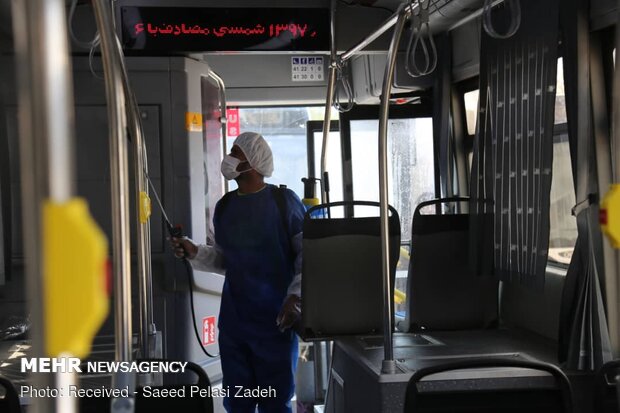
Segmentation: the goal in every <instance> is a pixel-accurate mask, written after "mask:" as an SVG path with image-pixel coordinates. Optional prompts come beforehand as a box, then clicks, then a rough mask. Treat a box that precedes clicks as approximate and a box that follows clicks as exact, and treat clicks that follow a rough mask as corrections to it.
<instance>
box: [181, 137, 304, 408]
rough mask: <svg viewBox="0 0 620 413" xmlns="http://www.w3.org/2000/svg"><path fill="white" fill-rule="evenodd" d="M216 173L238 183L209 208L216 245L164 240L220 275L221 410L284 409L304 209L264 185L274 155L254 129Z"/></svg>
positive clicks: (293, 348) (291, 367)
mask: <svg viewBox="0 0 620 413" xmlns="http://www.w3.org/2000/svg"><path fill="white" fill-rule="evenodd" d="M221 171H222V174H223V175H224V177H225V178H226V179H229V180H230V179H234V180H236V181H237V184H238V186H239V188H238V189H237V190H236V191H232V192H229V193H228V194H226V195H224V197H222V199H220V201H219V202H218V203H217V205H216V206H215V211H214V214H213V226H214V232H215V245H214V246H206V245H196V244H194V243H193V242H192V241H191V240H189V239H187V238H183V239H176V238H173V239H172V240H171V243H172V246H173V249H174V250H175V254H176V255H177V256H178V257H182V256H186V257H187V258H188V259H189V261H190V262H191V264H192V266H193V267H194V268H195V269H197V270H201V271H210V272H218V273H221V274H225V276H226V278H225V281H224V289H223V291H222V303H221V307H220V320H219V325H218V326H219V345H220V356H221V361H222V371H223V374H224V382H223V388H224V389H228V397H226V398H225V400H224V407H225V408H226V410H227V411H228V412H235V413H245V412H248V413H250V412H251V413H254V412H255V410H256V406H258V411H259V412H270V413H276V412H291V411H292V409H291V398H292V397H293V394H294V391H295V382H294V378H295V368H296V366H297V336H296V335H295V333H294V331H293V330H292V329H291V327H292V326H293V324H294V323H295V322H296V321H297V320H298V319H299V316H300V295H301V241H302V236H301V230H302V222H303V217H304V207H303V204H302V203H301V201H300V200H299V198H298V197H297V195H295V193H294V192H292V191H290V190H288V189H281V188H277V187H275V186H274V185H270V184H266V183H265V182H264V178H265V177H269V176H271V174H272V172H273V156H272V153H271V148H270V147H269V145H268V144H267V142H266V141H265V139H264V138H263V137H262V136H261V135H259V134H257V133H253V132H245V133H242V134H241V135H239V136H238V137H237V139H236V140H235V142H234V143H233V147H232V150H231V152H230V154H229V155H226V157H225V158H224V160H223V161H222V166H221ZM252 390H254V392H253V393H252V392H251V391H252ZM259 391H260V392H262V393H258V392H259ZM257 394H259V397H254V396H256V395H257ZM261 395H263V396H266V397H262V396H261ZM235 396H243V397H235Z"/></svg>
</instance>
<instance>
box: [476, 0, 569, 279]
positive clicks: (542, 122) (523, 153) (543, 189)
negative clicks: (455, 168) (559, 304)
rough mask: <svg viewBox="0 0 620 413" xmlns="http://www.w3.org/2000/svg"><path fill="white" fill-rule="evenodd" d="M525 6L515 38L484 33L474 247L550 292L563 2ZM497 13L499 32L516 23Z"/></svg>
mask: <svg viewBox="0 0 620 413" xmlns="http://www.w3.org/2000/svg"><path fill="white" fill-rule="evenodd" d="M520 3H521V24H520V28H519V30H518V31H517V32H516V33H515V34H514V35H513V36H512V37H510V38H507V39H497V38H494V37H491V36H489V35H488V34H487V33H486V31H485V30H484V29H482V30H481V57H480V99H479V108H478V109H479V112H478V123H477V124H478V130H477V133H476V140H475V143H474V157H473V162H472V176H471V186H470V187H471V205H470V211H472V214H471V217H472V218H471V219H472V224H471V228H472V236H473V237H474V239H472V246H473V248H478V249H479V248H480V247H479V246H481V245H489V248H491V250H492V256H493V272H494V273H495V274H496V276H498V277H499V278H500V279H502V280H504V281H519V282H521V283H523V284H526V285H535V286H539V287H542V286H543V284H544V278H545V269H546V264H547V253H548V247H549V202H550V191H551V172H552V162H553V122H554V119H553V114H554V107H555V92H556V90H555V88H556V71H557V55H558V37H559V12H558V9H559V3H558V0H544V1H540V0H521V2H520ZM492 16H493V21H494V24H496V25H497V27H498V29H497V31H498V32H502V31H501V30H500V27H501V25H502V23H503V24H504V25H507V24H508V23H509V19H510V18H511V16H510V13H509V11H508V10H507V9H504V8H503V6H501V5H500V6H498V7H496V8H495V9H494V10H493V15H492ZM489 227H491V228H489ZM489 236H490V237H491V239H490V240H489V239H488V237H489ZM476 255H477V256H478V257H483V256H484V255H485V254H484V253H481V252H480V251H478V252H477V253H476V254H474V256H476ZM481 261H482V258H480V259H478V260H477V262H478V266H479V267H480V265H481Z"/></svg>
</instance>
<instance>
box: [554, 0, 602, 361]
mask: <svg viewBox="0 0 620 413" xmlns="http://www.w3.org/2000/svg"><path fill="white" fill-rule="evenodd" d="M562 6H563V7H562V14H561V21H562V39H563V45H564V57H565V58H564V79H565V82H566V84H567V85H571V87H567V88H566V89H565V90H566V112H567V118H568V134H569V140H570V146H571V160H572V165H573V175H574V182H575V191H576V199H577V205H576V206H575V207H574V208H573V214H574V215H575V216H576V219H577V231H578V239H577V243H576V245H575V251H574V252H573V257H572V260H571V263H570V267H569V269H568V273H567V275H566V281H565V285H564V292H563V296H562V308H561V311H560V326H559V328H560V331H559V348H558V358H559V361H560V362H563V363H565V366H566V368H569V369H574V370H596V369H598V368H600V366H602V365H603V364H604V363H606V362H607V361H610V360H611V359H612V357H613V354H612V350H611V343H610V338H609V331H608V329H607V317H606V314H605V303H604V299H603V292H602V286H603V285H604V284H603V283H602V280H604V273H603V271H604V270H603V265H602V264H603V252H602V248H601V246H600V243H601V234H600V230H599V227H598V214H599V208H598V204H597V202H598V193H597V192H598V184H597V176H596V157H595V152H594V149H593V146H594V145H595V139H594V134H593V129H592V112H591V108H592V105H591V100H592V96H591V88H590V66H589V65H590V50H589V36H590V33H589V27H588V16H589V13H588V6H589V4H588V2H587V1H584V0H565V1H564V2H563V3H562ZM573 85H576V87H574V86H573Z"/></svg>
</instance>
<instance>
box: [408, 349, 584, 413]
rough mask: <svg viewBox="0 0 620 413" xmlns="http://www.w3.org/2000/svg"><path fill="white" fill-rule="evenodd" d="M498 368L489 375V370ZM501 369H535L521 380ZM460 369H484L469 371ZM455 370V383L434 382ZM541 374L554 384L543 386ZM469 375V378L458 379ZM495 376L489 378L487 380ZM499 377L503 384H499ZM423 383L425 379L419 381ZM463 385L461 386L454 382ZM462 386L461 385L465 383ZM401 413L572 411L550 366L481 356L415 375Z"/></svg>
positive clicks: (560, 377) (561, 378)
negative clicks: (550, 379)
mask: <svg viewBox="0 0 620 413" xmlns="http://www.w3.org/2000/svg"><path fill="white" fill-rule="evenodd" d="M500 368H501V369H502V370H504V371H499V370H498V371H497V373H495V372H494V371H493V370H490V369H500ZM506 368H509V369H512V368H516V369H529V370H535V372H532V375H531V376H527V375H525V376H524V371H523V370H518V371H516V372H515V373H516V374H515V375H510V374H511V372H509V371H505V369H506ZM464 369H484V371H472V372H471V375H469V374H468V373H466V372H463V371H462V370H464ZM456 370H461V371H459V374H458V376H459V378H458V379H455V376H448V377H445V380H444V379H443V378H440V377H439V376H435V377H434V378H432V377H429V376H431V375H434V374H438V373H441V374H442V375H444V374H446V372H451V373H455V372H456ZM541 372H544V373H548V374H550V375H551V376H553V378H554V379H555V385H550V384H549V383H546V382H545V381H542V380H544V379H545V376H541ZM464 375H469V377H467V378H466V377H463V376H464ZM493 375H495V376H496V377H494V378H492V377H489V376H493ZM499 376H501V377H503V378H504V379H506V380H507V381H506V382H505V383H506V384H505V385H502V383H501V381H498V378H499ZM425 378H426V380H424V379H425ZM460 380H463V381H464V383H459V381H460ZM465 382H467V383H465ZM404 411H405V413H409V412H415V413H425V412H433V413H448V412H449V413H516V412H527V413H570V412H572V411H573V402H572V391H571V385H570V382H569V380H568V378H567V377H566V375H565V374H564V373H563V372H562V371H561V370H560V369H559V368H557V367H556V366H554V365H551V364H547V363H541V362H538V361H531V360H525V359H523V358H514V359H502V358H487V357H481V358H476V359H468V360H459V361H455V362H452V363H445V364H439V365H435V366H431V367H426V368H422V369H420V370H418V371H416V372H415V373H414V374H413V376H411V379H410V380H409V383H408V384H407V390H406V394H405V409H404Z"/></svg>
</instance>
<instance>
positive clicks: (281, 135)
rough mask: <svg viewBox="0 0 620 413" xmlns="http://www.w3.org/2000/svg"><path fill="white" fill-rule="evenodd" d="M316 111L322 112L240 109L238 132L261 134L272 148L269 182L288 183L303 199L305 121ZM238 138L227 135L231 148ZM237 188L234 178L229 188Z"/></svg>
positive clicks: (284, 108) (305, 163) (305, 108)
mask: <svg viewBox="0 0 620 413" xmlns="http://www.w3.org/2000/svg"><path fill="white" fill-rule="evenodd" d="M315 112H317V113H319V112H320V111H311V110H310V109H309V108H307V107H277V108H273V107H272V108H239V132H240V133H242V132H257V133H260V134H261V135H263V137H264V138H265V140H266V141H267V142H268V143H269V145H270V146H271V150H272V151H273V163H274V170H273V176H271V177H270V178H268V179H267V181H268V182H270V183H272V184H274V185H286V187H287V188H289V189H291V190H292V191H294V192H295V193H296V194H297V195H298V196H299V197H300V198H303V195H304V188H303V184H302V182H301V178H303V177H305V176H307V173H308V172H307V165H308V161H307V160H308V145H307V142H306V122H307V121H309V120H311V119H310V118H311V117H312V115H313V113H315ZM321 116H322V115H321ZM235 138H236V136H228V139H227V150H228V151H230V148H231V147H232V144H233V142H234V140H235ZM236 187H237V184H236V183H235V182H234V181H231V182H230V189H231V190H232V189H235V188H236Z"/></svg>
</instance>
